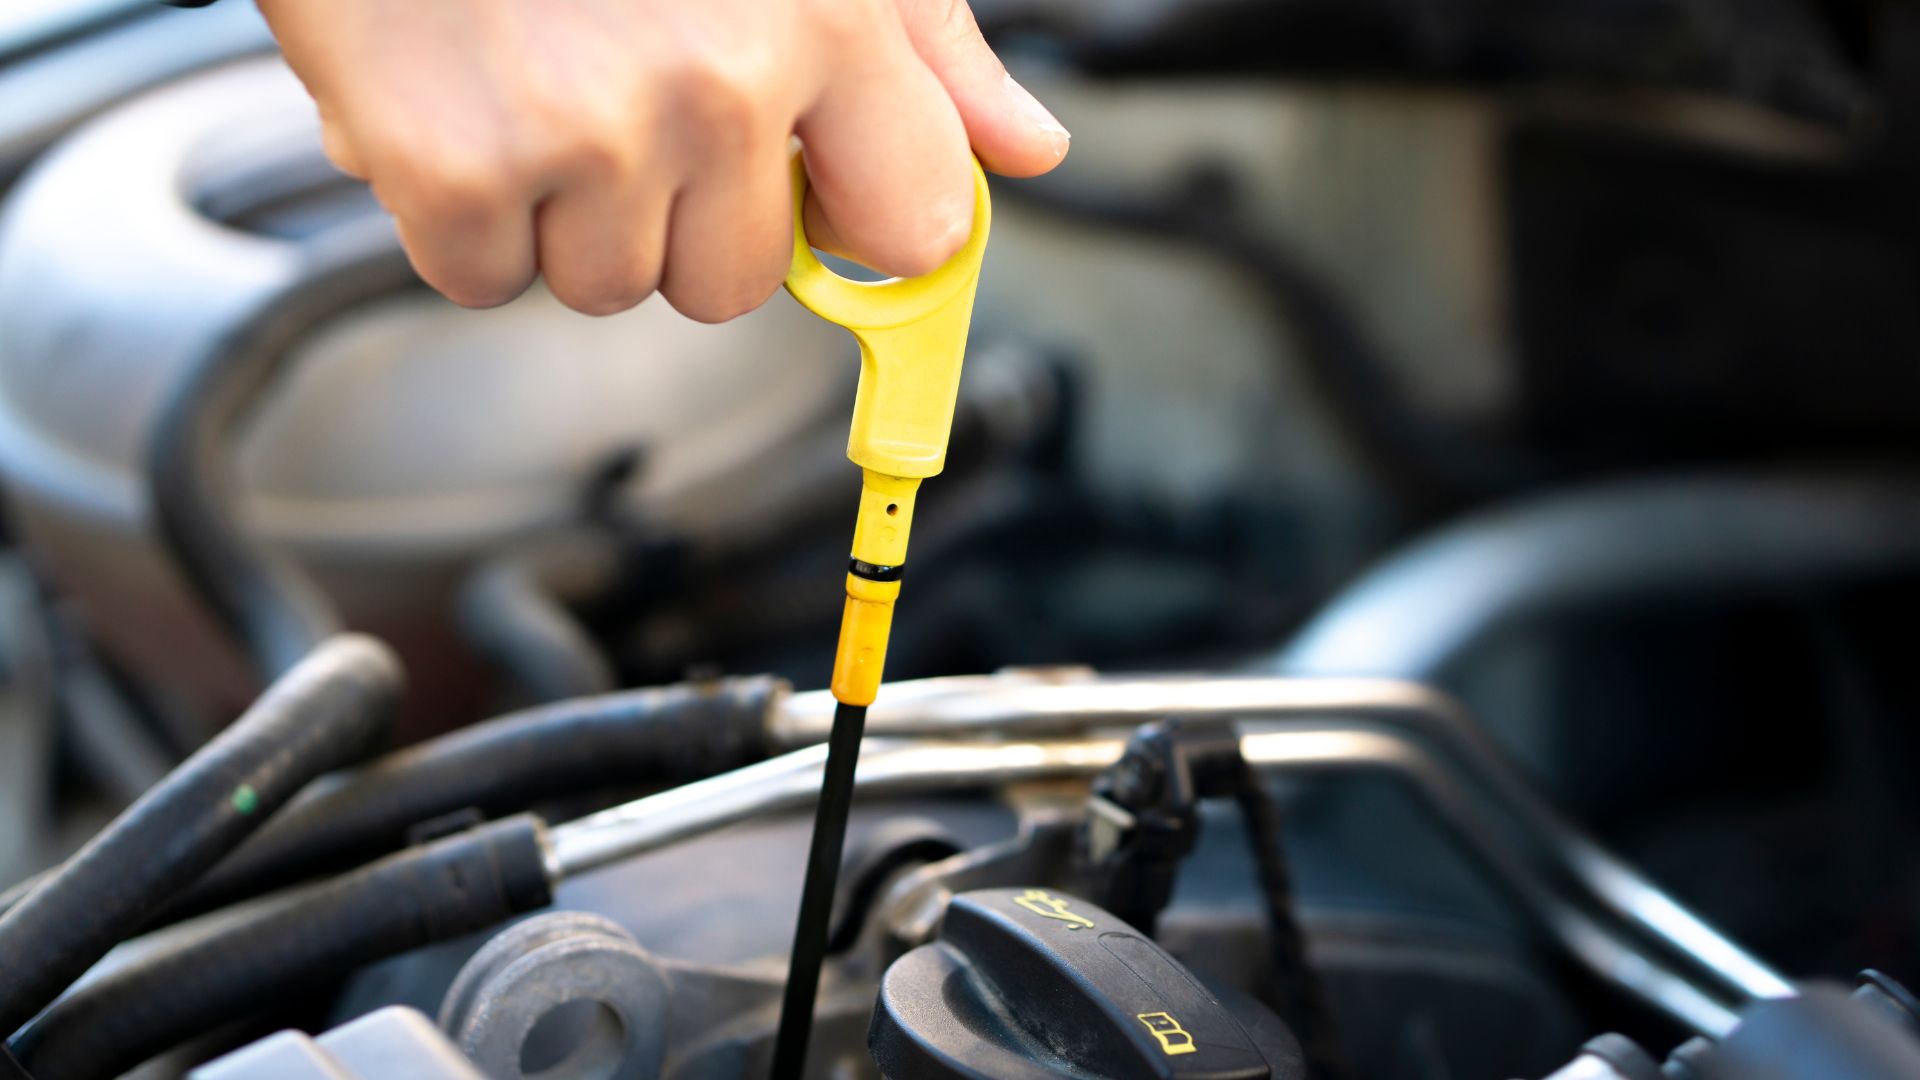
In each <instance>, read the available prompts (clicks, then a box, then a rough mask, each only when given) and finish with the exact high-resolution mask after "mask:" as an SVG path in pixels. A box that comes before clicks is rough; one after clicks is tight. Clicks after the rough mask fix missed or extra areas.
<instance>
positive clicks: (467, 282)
mask: <svg viewBox="0 0 1920 1080" xmlns="http://www.w3.org/2000/svg"><path fill="white" fill-rule="evenodd" d="M259 5H260V10H261V12H262V13H263V14H264V15H265V16H266V19H267V22H268V24H269V25H270V26H271V27H272V29H273V33H274V36H275V37H276V38H278V39H279V41H280V45H281V48H282V50H283V51H284V52H285V54H286V57H287V61H288V63H289V64H291V65H292V67H293V70H294V72H295V73H296V74H298V75H299V77H300V79H301V81H302V82H304V83H305V84H306V87H307V89H308V91H309V92H310V93H311V94H312V95H313V97H314V99H315V101H316V102H317V103H318V104H319V107H320V117H321V122H322V128H323V131H324V135H325V140H326V149H327V155H328V157H330V158H331V159H332V160H333V161H334V163H335V164H337V165H338V166H339V167H340V168H341V169H343V170H345V171H346V172H348V173H351V174H353V175H355V176H358V177H360V178H362V179H365V180H367V181H368V182H369V183H370V184H371V185H372V187H373V192H374V194H375V195H376V196H377V197H378V198H379V199H380V201H381V202H382V203H383V204H384V205H385V206H386V207H387V208H388V209H389V210H390V211H392V213H393V215H394V217H395V218H396V219H397V221H398V223H399V230H400V238H401V242H402V243H403V244H404V245H405V246H406V249H407V253H408V255H409V256H410V257H411V259H412V260H413V265H414V267H415V268H416V269H417V270H418V271H419V273H420V276H421V277H422V278H424V279H425V280H426V282H427V283H428V284H430V285H432V286H433V287H434V288H436V289H438V290H440V291H441V292H443V293H445V294H446V295H447V296H448V297H450V298H451V299H453V300H454V301H455V302H457V303H460V304H464V305H467V306H469V307H488V306H492V305H496V304H501V303H505V302H506V301H508V300H511V299H512V298H513V297H515V296H517V295H519V294H520V293H521V292H522V291H523V290H525V289H526V287H527V286H528V285H529V284H530V283H531V282H532V280H533V278H534V275H535V274H536V273H539V274H542V275H544V276H545V278H546V281H547V284H548V286H549V287H550V288H551V289H552V290H553V292H554V294H555V295H557V296H558V297H559V298H560V299H561V301H563V302H564V303H566V304H567V305H568V306H570V307H573V308H576V309H578V310H580V311H584V312H588V313H591V314H608V313H611V312H616V311H621V310H624V309H626V308H629V307H632V306H633V305H635V304H637V303H639V302H640V301H641V300H644V299H646V297H647V296H648V295H650V294H651V293H653V292H654V291H656V290H658V291H659V292H660V293H661V294H662V295H664V296H665V297H666V298H667V300H668V302H670V303H671V304H672V305H673V306H674V307H675V308H676V309H678V310H679V311H680V312H682V313H683V314H686V315H688V316H691V317H692V318H695V319H700V320H702V321H707V322H717V321H721V320H724V319H729V318H732V317H733V316H736V315H739V314H742V313H744V312H746V311H748V310H750V309H752V308H754V307H757V306H759V305H760V303H762V302H763V301H765V300H766V299H767V297H769V296H770V295H772V294H773V292H774V291H775V290H776V289H778V288H779V286H780V282H781V280H782V279H783V277H784V276H785V273H786V268H787V262H788V258H789V256H790V254H791V251H792V220H791V219H792V210H791V205H792V193H791V190H790V188H789V179H788V170H787V158H788V155H789V153H790V152H791V137H792V136H793V135H794V134H798V135H799V136H800V139H801V143H802V145H803V148H804V149H803V152H804V154H805V159H806V166H807V171H808V174H809V178H810V184H809V186H810V188H811V191H810V194H809V196H808V201H807V205H806V226H807V234H808V237H809V238H810V239H811V240H812V241H813V243H814V245H815V246H817V247H820V248H822V249H825V250H828V251H832V252H834V253H836V254H841V255H845V256H847V257H849V258H852V259H854V260H856V261H858V262H861V263H863V264H865V265H867V266H870V267H872V268H874V269H876V270H879V271H881V272H883V273H889V274H897V275H901V276H913V275H917V274H922V273H925V272H927V271H930V270H932V269H934V268H935V267H937V266H939V265H940V263H942V262H943V261H945V259H946V258H947V257H948V256H949V255H951V254H953V253H954V252H955V251H957V250H958V249H959V248H960V246H961V244H962V243H963V242H964V241H965V239H966V237H967V234H968V231H969V230H970V228H971V225H972V214H973V185H972V176H971V172H970V168H971V166H970V164H969V162H968V160H967V154H968V150H969V147H970V146H971V149H972V151H973V152H974V153H976V154H978V155H979V158H980V160H981V162H982V164H984V165H985V166H986V167H987V168H988V169H990V170H992V171H994V172H997V173H1001V174H1003V175H1007V176H1032V175H1036V174H1039V173H1043V172H1046V171H1047V170H1049V169H1051V168H1053V167H1054V166H1055V165H1057V164H1059V162H1060V160H1061V158H1063V157H1064V156H1065V155H1066V152H1067V139H1068V136H1067V132H1066V129H1065V128H1063V127H1061V126H1060V124H1059V122H1058V121H1057V120H1055V119H1054V118H1053V116H1052V115H1051V114H1050V113H1048V112H1047V111H1046V109H1045V108H1043V107H1042V106H1041V105H1040V103H1039V102H1038V101H1036V100H1034V98H1033V97H1032V96H1031V95H1030V94H1028V93H1027V92H1026V91H1025V90H1023V89H1022V88H1021V87H1020V86H1019V85H1018V84H1017V83H1015V82H1014V81H1013V80H1012V79H1011V78H1010V77H1008V76H1007V74H1006V70H1005V69H1004V68H1003V67H1002V66H1001V64H1000V61H999V60H998V59H997V58H996V57H995V56H994V54H993V52H992V50H991V49H989V48H988V47H987V45H986V43H985V42H984V41H983V40H982V39H981V37H980V34H979V31H978V29H977V28H976V27H975V25H974V21H973V15H972V12H971V11H970V10H969V8H968V7H967V4H966V0H695V2H689V0H404V2H395V0H259Z"/></svg>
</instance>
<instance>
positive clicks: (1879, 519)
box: [1253, 473, 1920, 682]
mask: <svg viewBox="0 0 1920 1080" xmlns="http://www.w3.org/2000/svg"><path fill="white" fill-rule="evenodd" d="M1916 568H1920V480H1917V479H1916V478H1914V477H1911V476H1905V475H1899V474H1889V475H1881V476H1873V475H1865V476H1849V475H1845V474H1839V473H1831V474H1822V473H1781V474H1773V475H1768V474H1756V475H1742V474H1738V473H1725V474H1713V473H1705V474H1697V475H1679V476H1670V477H1659V478H1653V479H1645V480H1628V481H1617V482H1611V483H1606V484H1598V485H1594V486H1592V487H1587V488H1582V489H1578V490H1574V491H1566V492H1558V493H1555V494H1551V495H1546V496H1542V497H1539V498H1534V499H1528V500H1525V501H1521V502H1517V503H1513V504H1509V505H1505V506H1497V507H1494V508H1492V509H1489V510H1483V511H1480V512H1478V513H1475V514H1473V515H1472V516H1470V517H1466V518H1463V519H1461V520H1460V521H1457V522H1455V523H1453V524H1450V525H1448V526H1446V527H1445V528H1443V529H1440V530H1437V531H1435V532H1433V533H1431V534H1429V535H1427V536H1424V537H1422V538H1420V539H1418V540H1416V541H1414V542H1413V543H1412V544H1410V545H1408V546H1406V547H1405V548H1403V549H1401V550H1400V551H1397V552H1395V553H1393V554H1392V555H1389V556H1388V557H1387V558H1385V559H1383V560H1381V561H1380V563H1378V564H1377V565H1376V566H1374V567H1373V568H1372V569H1370V570H1368V571H1367V572H1366V573H1365V574H1363V575H1362V576H1361V577H1360V579H1359V580H1358V581H1356V582H1354V583H1353V584H1352V585H1349V586H1348V587H1347V588H1346V589H1345V590H1343V591H1342V592H1341V593H1340V594H1339V595H1338V596H1336V597H1334V598H1333V599H1332V600H1331V601H1329V602H1328V603H1327V604H1326V605H1325V606H1324V607H1322V608H1321V610H1320V613H1319V614H1317V615H1315V616H1314V617H1313V619H1312V620H1310V621H1309V622H1308V623H1307V625H1306V626H1304V627H1302V628H1301V629H1300V630H1299V631H1298V632H1297V633H1296V634H1295V635H1294V637H1293V640H1292V641H1290V642H1288V644H1287V646H1286V648H1285V649H1284V650H1283V651H1281V652H1280V653H1279V654H1278V655H1276V656H1271V657H1266V658H1262V659H1261V660H1259V661H1258V662H1256V664H1255V665H1253V666H1254V667H1256V668H1257V669H1259V670H1266V671H1272V672H1275V673H1277V674H1286V675H1369V676H1376V675H1377V676H1389V677H1393V678H1400V679H1411V680H1416V681H1420V682H1440V681H1443V680H1445V679H1446V678H1447V677H1448V676H1449V675H1452V674H1455V666H1456V665H1458V664H1460V663H1462V662H1463V661H1465V660H1466V659H1467V658H1468V657H1470V656H1471V655H1472V654H1473V653H1474V652H1475V650H1477V649H1479V648H1480V647H1481V646H1482V645H1484V644H1486V643H1487V642H1488V641H1490V640H1492V639H1493V638H1494V637H1495V636H1496V635H1498V634H1500V633H1502V632H1505V631H1509V630H1512V629H1514V628H1516V627H1519V626H1522V625H1540V624H1543V623H1546V622H1548V621H1550V620H1552V619H1555V618H1559V617H1563V616H1567V615H1573V614H1578V613H1581V612H1586V611H1596V610H1605V609H1607V608H1609V607H1617V606H1620V605H1624V604H1631V603H1646V602H1647V601H1649V600H1660V599H1667V598H1672V597H1697V596H1703V595H1704V596H1710V595H1716V594H1718V595H1776V596H1778V595H1785V596H1789V597H1794V596H1802V595H1805V594H1806V593H1807V592H1808V591H1809V590H1817V589H1821V588H1831V587H1836V586H1841V585H1846V584H1849V583H1857V582H1861V581H1872V580H1874V579H1876V578H1882V577H1888V576H1896V575H1910V574H1912V573H1913V572H1914V570H1915V569H1916Z"/></svg>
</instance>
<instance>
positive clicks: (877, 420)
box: [787, 155, 993, 705]
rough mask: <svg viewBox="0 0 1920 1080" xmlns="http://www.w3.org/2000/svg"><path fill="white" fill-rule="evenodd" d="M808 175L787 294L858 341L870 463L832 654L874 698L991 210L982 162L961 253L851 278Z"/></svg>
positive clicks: (949, 416) (840, 674)
mask: <svg viewBox="0 0 1920 1080" xmlns="http://www.w3.org/2000/svg"><path fill="white" fill-rule="evenodd" d="M806 194H807V172H806V169H805V167H804V166H803V165H802V163H801V161H800V158H799V157H798V156H797V155H796V156H795V157H794V161H793V264H792V266H791V267H790V268H789V269H788V270H787V291H788V292H791V293H792V294H793V295H794V298H795V299H797V300H799V301H800V302H801V303H802V304H804V305H806V307H807V309H808V310H810V311H812V312H813V313H814V314H816V315H818V316H820V317H821V318H823V319H826V320H827V321H828V322H834V323H839V324H840V325H841V326H844V327H846V328H847V329H848V330H851V331H853V336H854V339H855V340H856V341H858V342H859V343H860V388H859V390H858V391H857V392H856V393H855V395H854V399H853V426H852V429H851V430H850V432H849V434H848V437H847V457H848V458H849V459H850V460H851V461H852V462H853V463H854V464H855V465H858V466H860V469H861V476H862V480H861V490H860V514H859V517H858V518H857V519H855V522H854V528H853V551H852V555H853V561H852V566H851V568H850V569H849V570H848V573H847V606H846V609H845V611H844V612H843V613H842V615H841V618H840V647H839V649H838V650H837V651H836V652H835V653H834V658H833V686H832V688H833V696H834V699H835V700H837V701H839V702H841V703H843V704H846V705H871V704H873V698H874V695H875V694H876V693H877V692H878V691H879V689H880V675H881V670H882V668H883V667H884V666H885V664H886V659H887V632H888V631H889V630H890V629H891V628H892V626H893V604H894V601H895V600H896V599H898V597H899V596H900V574H901V571H902V570H903V569H904V568H905V566H906V562H907V532H908V530H909V529H910V528H911V527H912V525H913V499H914V494H915V493H916V492H917V491H918V490H919V488H920V481H921V480H924V479H926V478H927V477H929V476H933V475H935V474H937V473H938V472H939V471H940V470H941V468H943V467H944V466H945V465H946V463H947V436H948V434H949V433H950V432H951V430H952V428H953V405H954V399H955V398H956V397H957V396H958V395H959V392H960V361H961V360H962V359H963V358H964V357H965V355H966V351H967V328H968V326H969V324H970V323H971V322H972V319H973V294H974V291H975V289H976V288H977V287H978V286H979V284H980V260H981V257H982V256H983V255H985V254H986V250H987V229H988V226H989V225H990V224H991V223H992V220H993V212H992V207H991V205H990V204H989V202H988V197H987V177H986V174H985V173H984V172H982V171H981V169H980V165H979V163H978V162H975V163H974V166H973V234H972V235H971V236H969V237H968V238H967V243H966V246H965V247H963V248H961V249H960V252H959V254H957V255H955V256H954V257H953V258H951V259H948V260H947V261H946V263H945V264H943V265H942V266H941V267H940V268H939V269H938V270H935V271H934V272H932V273H931V274H926V275H923V276H921V277H917V278H893V279H891V280H888V281H851V280H849V279H847V278H844V277H841V276H840V275H839V274H836V273H834V272H833V271H832V270H829V269H828V268H827V267H826V266H825V265H823V264H822V263H821V262H820V258H819V256H817V255H815V254H814V252H813V248H812V247H811V246H810V245H808V243H807V232H806V226H805V224H804V221H803V218H802V213H801V212H802V209H803V207H804V204H805V201H806Z"/></svg>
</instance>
